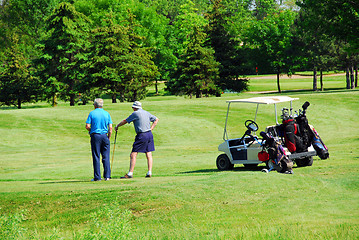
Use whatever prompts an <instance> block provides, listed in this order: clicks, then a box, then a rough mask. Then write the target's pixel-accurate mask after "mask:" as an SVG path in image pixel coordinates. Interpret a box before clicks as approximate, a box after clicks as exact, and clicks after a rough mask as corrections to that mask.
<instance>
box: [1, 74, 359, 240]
mask: <svg viewBox="0 0 359 240" xmlns="http://www.w3.org/2000/svg"><path fill="white" fill-rule="evenodd" d="M251 81H255V80H251ZM257 81H258V80H257ZM307 81H308V82H310V81H311V80H310V79H309V80H307ZM333 81H334V80H333ZM267 82H268V83H269V81H268V80H267ZM325 84H328V85H329V86H331V85H330V84H331V81H330V80H329V81H328V82H326V83H325ZM289 85H290V84H289ZM289 85H288V86H289ZM334 85H335V84H333V86H334ZM283 86H284V87H283V90H285V89H286V85H285V83H284V85H283ZM329 86H328V87H329ZM310 87H311V86H310V85H309V87H308V88H310ZM298 88H299V84H298V87H297V86H294V87H293V89H298ZM333 88H334V87H333ZM263 89H264V88H263ZM263 89H261V86H260V84H257V85H254V86H253V87H252V88H251V89H250V91H261V90H263ZM266 89H268V88H267V87H266ZM293 89H292V90H293ZM269 90H275V85H274V89H269ZM288 90H290V89H288ZM266 95H275V94H254V93H250V92H248V93H241V94H229V93H228V94H224V95H223V96H222V97H220V98H215V97H212V98H202V99H189V98H183V97H175V96H153V97H148V98H146V99H145V100H143V101H142V106H143V108H144V109H145V110H148V111H150V112H151V113H152V114H154V115H156V116H157V117H158V118H159V123H158V125H157V127H156V128H155V130H154V132H153V134H154V139H155V146H156V151H155V152H154V153H153V157H154V167H153V177H152V178H150V179H146V178H145V175H146V172H147V163H146V158H145V155H144V154H139V156H138V160H137V165H136V168H135V172H134V178H133V179H130V180H127V179H126V180H123V179H120V177H121V176H123V175H124V174H125V173H126V172H127V171H128V167H129V154H130V151H131V147H132V143H133V140H134V137H135V131H134V129H133V125H132V124H131V125H125V126H123V127H121V128H120V129H119V132H118V135H117V142H116V150H115V158H114V165H113V170H112V171H113V173H112V179H111V180H110V181H101V182H90V179H91V178H93V169H92V159H91V150H90V139H89V136H88V133H87V130H86V129H85V120H86V118H87V116H88V113H89V112H90V111H91V110H92V109H93V106H92V105H91V104H89V105H86V106H82V105H78V106H75V107H69V106H68V103H61V104H59V106H58V107H55V108H51V107H49V106H47V105H46V104H43V105H41V104H38V105H27V106H25V107H24V109H22V110H17V109H1V110H0V122H1V126H0V136H1V143H0V152H1V158H0V182H1V185H0V196H1V203H0V212H1V221H0V224H1V226H0V239H125V238H128V239H298V240H299V239H300V240H302V239H358V236H359V148H358V146H359V127H358V116H359V101H358V99H359V91H358V90H335V89H332V90H330V91H325V92H323V93H320V92H314V93H313V92H310V91H300V92H296V91H293V92H287V93H285V95H287V96H291V97H298V98H299V99H300V100H299V101H295V102H293V107H294V109H296V110H298V109H299V108H300V107H301V106H302V104H303V103H304V102H305V101H309V102H310V103H311V105H310V107H309V108H308V111H307V116H308V120H309V124H312V125H314V127H315V128H316V130H317V131H318V132H319V134H320V136H321V137H322V139H323V141H324V142H325V144H326V145H327V147H328V148H329V153H330V158H329V159H328V160H320V159H319V158H318V157H315V159H314V163H313V166H311V167H304V168H297V167H294V169H293V170H294V174H293V175H285V174H279V173H277V172H270V173H268V174H265V173H262V172H261V171H260V170H261V169H262V168H263V167H264V166H258V168H256V169H246V168H244V167H243V166H241V165H235V168H234V169H233V170H231V171H223V172H221V171H218V170H217V168H216V158H217V156H218V155H219V154H220V152H218V150H217V147H218V145H219V144H220V143H222V141H223V139H222V137H223V127H224V122H225V119H226V111H227V104H226V100H232V99H237V98H248V97H253V96H266ZM131 105H132V103H116V104H112V103H111V100H110V99H105V105H104V109H105V110H107V111H108V112H109V113H110V114H111V117H112V120H113V121H114V124H117V123H119V122H120V121H121V120H123V119H124V118H126V117H127V116H128V115H129V114H130V113H131V112H132V109H131ZM262 109H263V110H262ZM262 109H261V113H260V114H261V115H260V116H259V117H258V119H257V122H258V124H259V131H263V130H264V129H265V127H266V126H267V125H270V124H273V119H274V118H273V114H272V111H273V109H272V106H270V107H268V108H262ZM232 114H233V116H234V117H233V118H231V119H230V124H231V126H232V127H231V129H230V131H231V133H232V134H233V136H232V137H240V136H242V134H243V133H244V131H245V127H244V121H245V120H247V119H253V118H254V114H255V106H254V105H251V104H243V105H241V106H236V107H235V108H234V109H233V112H232ZM258 135H259V134H258ZM113 142H114V135H113V136H112V139H111V158H112V150H113V146H114V145H113Z"/></svg>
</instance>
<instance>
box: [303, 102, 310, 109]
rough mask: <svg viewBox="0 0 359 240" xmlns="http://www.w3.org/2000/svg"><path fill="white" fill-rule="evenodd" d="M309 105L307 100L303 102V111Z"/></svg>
mask: <svg viewBox="0 0 359 240" xmlns="http://www.w3.org/2000/svg"><path fill="white" fill-rule="evenodd" d="M309 105H310V103H309V102H308V101H307V102H305V103H304V104H303V106H302V108H303V110H304V111H305V110H307V108H308V107H309Z"/></svg>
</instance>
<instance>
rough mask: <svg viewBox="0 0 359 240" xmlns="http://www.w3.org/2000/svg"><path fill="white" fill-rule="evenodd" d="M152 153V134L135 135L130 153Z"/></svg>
mask: <svg viewBox="0 0 359 240" xmlns="http://www.w3.org/2000/svg"><path fill="white" fill-rule="evenodd" d="M153 151H155V144H154V142H153V135H152V132H151V131H148V132H143V133H137V135H136V138H135V142H134V143H133V146H132V152H141V153H146V152H153Z"/></svg>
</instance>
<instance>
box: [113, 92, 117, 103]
mask: <svg viewBox="0 0 359 240" xmlns="http://www.w3.org/2000/svg"><path fill="white" fill-rule="evenodd" d="M116 102H117V99H116V94H115V93H113V94H112V103H116Z"/></svg>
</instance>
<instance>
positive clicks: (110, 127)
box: [107, 124, 112, 139]
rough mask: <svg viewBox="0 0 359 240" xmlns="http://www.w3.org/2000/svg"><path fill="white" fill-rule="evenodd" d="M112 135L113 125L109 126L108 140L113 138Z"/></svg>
mask: <svg viewBox="0 0 359 240" xmlns="http://www.w3.org/2000/svg"><path fill="white" fill-rule="evenodd" d="M111 134H112V124H109V125H108V133H107V137H108V139H110V138H111Z"/></svg>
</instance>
